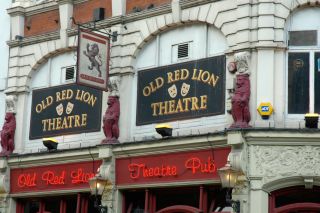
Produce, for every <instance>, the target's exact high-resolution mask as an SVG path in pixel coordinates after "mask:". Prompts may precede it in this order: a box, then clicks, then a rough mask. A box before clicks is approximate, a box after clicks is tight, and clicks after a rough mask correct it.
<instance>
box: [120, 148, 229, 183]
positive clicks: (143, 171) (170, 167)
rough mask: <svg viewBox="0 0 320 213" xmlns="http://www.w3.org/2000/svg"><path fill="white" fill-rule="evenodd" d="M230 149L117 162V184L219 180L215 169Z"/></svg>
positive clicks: (153, 156)
mask: <svg viewBox="0 0 320 213" xmlns="http://www.w3.org/2000/svg"><path fill="white" fill-rule="evenodd" d="M229 153H230V148H229V147H225V148H218V149H207V150H197V151H187V152H178V153H166V154H158V155H149V156H139V157H126V158H118V159H116V184H117V185H124V184H137V183H139V184H141V183H158V182H178V181H192V180H207V179H208V180H213V179H216V180H219V176H218V174H217V169H218V168H221V167H223V166H224V165H225V163H226V162H227V156H228V154H229Z"/></svg>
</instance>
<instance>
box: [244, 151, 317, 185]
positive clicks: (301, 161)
mask: <svg viewBox="0 0 320 213" xmlns="http://www.w3.org/2000/svg"><path fill="white" fill-rule="evenodd" d="M250 152H251V153H252V154H251V158H252V159H251V172H250V173H251V174H250V175H251V176H261V177H264V179H265V180H271V179H280V178H284V177H290V176H320V158H319V156H320V147H315V146H252V147H251V151H250Z"/></svg>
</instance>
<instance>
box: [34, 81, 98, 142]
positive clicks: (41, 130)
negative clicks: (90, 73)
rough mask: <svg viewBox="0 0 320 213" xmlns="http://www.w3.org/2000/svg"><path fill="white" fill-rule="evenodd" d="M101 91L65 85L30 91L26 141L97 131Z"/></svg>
mask: <svg viewBox="0 0 320 213" xmlns="http://www.w3.org/2000/svg"><path fill="white" fill-rule="evenodd" d="M101 103H102V92H101V91H100V90H97V89H93V88H89V87H85V86H80V85H76V84H68V85H63V86H57V87H50V88H45V89H39V90H33V93H32V109H31V121H30V135H29V138H30V139H36V138H44V137H48V136H55V135H65V134H75V133H83V132H94V131H100V126H101V124H100V123H101V122H100V121H101Z"/></svg>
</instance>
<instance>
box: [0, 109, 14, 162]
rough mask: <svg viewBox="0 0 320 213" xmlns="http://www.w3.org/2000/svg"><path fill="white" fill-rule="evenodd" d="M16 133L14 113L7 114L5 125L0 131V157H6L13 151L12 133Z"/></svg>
mask: <svg viewBox="0 0 320 213" xmlns="http://www.w3.org/2000/svg"><path fill="white" fill-rule="evenodd" d="M15 131H16V118H15V115H14V113H12V112H7V113H6V117H5V123H4V124H3V127H2V131H1V147H2V151H1V153H0V156H8V155H9V154H11V153H12V152H13V150H14V133H15Z"/></svg>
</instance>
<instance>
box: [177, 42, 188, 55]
mask: <svg viewBox="0 0 320 213" xmlns="http://www.w3.org/2000/svg"><path fill="white" fill-rule="evenodd" d="M188 56H189V44H188V43H186V44H179V45H178V58H186V57H188Z"/></svg>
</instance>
